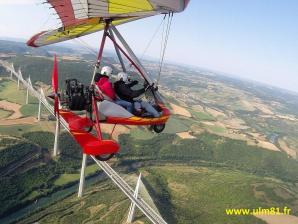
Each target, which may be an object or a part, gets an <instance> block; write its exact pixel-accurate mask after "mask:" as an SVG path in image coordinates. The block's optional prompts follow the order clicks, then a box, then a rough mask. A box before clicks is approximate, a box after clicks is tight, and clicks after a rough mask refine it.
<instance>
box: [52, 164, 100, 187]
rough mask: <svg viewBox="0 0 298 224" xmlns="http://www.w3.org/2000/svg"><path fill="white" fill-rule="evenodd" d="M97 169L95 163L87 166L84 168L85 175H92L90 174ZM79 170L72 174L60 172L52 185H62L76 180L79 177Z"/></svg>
mask: <svg viewBox="0 0 298 224" xmlns="http://www.w3.org/2000/svg"><path fill="white" fill-rule="evenodd" d="M98 170H99V169H98V165H97V164H93V165H90V166H87V167H86V170H85V176H89V175H92V174H94V173H96V172H97V171H98ZM79 172H80V171H78V173H74V174H69V173H64V174H61V175H60V176H59V177H58V179H56V180H55V182H54V185H56V186H63V185H66V184H68V183H71V182H74V181H78V180H79V179H80V173H79Z"/></svg>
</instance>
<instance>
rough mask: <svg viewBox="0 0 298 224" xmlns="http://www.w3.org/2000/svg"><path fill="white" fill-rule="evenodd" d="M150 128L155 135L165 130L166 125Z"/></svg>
mask: <svg viewBox="0 0 298 224" xmlns="http://www.w3.org/2000/svg"><path fill="white" fill-rule="evenodd" d="M151 127H152V128H153V131H155V132H156V133H161V132H162V131H163V130H164V129H165V127H166V124H156V125H152V126H151Z"/></svg>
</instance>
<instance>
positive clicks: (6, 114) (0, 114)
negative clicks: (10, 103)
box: [0, 109, 13, 119]
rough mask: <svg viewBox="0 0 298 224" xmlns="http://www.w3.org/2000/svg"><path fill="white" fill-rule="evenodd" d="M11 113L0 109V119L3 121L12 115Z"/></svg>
mask: <svg viewBox="0 0 298 224" xmlns="http://www.w3.org/2000/svg"><path fill="white" fill-rule="evenodd" d="M12 113H13V112H12V111H8V110H3V109H0V119H4V118H7V117H9V116H10V115H12Z"/></svg>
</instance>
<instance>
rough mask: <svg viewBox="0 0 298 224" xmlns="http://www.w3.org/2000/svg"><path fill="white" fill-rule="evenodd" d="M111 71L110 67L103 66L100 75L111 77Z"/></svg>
mask: <svg viewBox="0 0 298 224" xmlns="http://www.w3.org/2000/svg"><path fill="white" fill-rule="evenodd" d="M112 72H113V69H112V68H111V67H110V66H104V67H102V69H101V74H102V75H106V76H109V77H110V76H111V74H112Z"/></svg>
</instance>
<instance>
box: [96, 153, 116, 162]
mask: <svg viewBox="0 0 298 224" xmlns="http://www.w3.org/2000/svg"><path fill="white" fill-rule="evenodd" d="M114 155H115V153H112V154H105V155H100V156H99V155H98V156H95V158H96V159H97V160H99V161H108V160H109V159H111V158H112V157H113V156H114Z"/></svg>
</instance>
